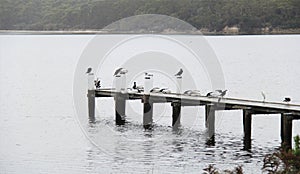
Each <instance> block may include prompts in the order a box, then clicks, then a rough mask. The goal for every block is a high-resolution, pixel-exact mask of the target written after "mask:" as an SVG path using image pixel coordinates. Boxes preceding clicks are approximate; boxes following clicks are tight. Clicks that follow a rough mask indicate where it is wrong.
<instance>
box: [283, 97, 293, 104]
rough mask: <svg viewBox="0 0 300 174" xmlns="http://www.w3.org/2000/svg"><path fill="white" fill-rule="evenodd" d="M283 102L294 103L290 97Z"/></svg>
mask: <svg viewBox="0 0 300 174" xmlns="http://www.w3.org/2000/svg"><path fill="white" fill-rule="evenodd" d="M283 101H284V102H287V103H288V102H290V101H292V99H291V98H290V97H285V98H284V100H283Z"/></svg>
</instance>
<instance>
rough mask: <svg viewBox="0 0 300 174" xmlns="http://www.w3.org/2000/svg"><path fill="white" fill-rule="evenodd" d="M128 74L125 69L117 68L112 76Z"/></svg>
mask: <svg viewBox="0 0 300 174" xmlns="http://www.w3.org/2000/svg"><path fill="white" fill-rule="evenodd" d="M127 72H128V70H127V69H124V68H118V69H116V71H115V73H114V76H116V75H118V74H126V73H127Z"/></svg>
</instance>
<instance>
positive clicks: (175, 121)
mask: <svg viewBox="0 0 300 174" xmlns="http://www.w3.org/2000/svg"><path fill="white" fill-rule="evenodd" d="M171 105H172V111H173V112H172V126H173V128H175V129H177V128H179V127H180V125H181V123H180V117H181V113H180V112H181V102H180V101H179V102H178V101H177V102H172V104H171Z"/></svg>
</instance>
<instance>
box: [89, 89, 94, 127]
mask: <svg viewBox="0 0 300 174" xmlns="http://www.w3.org/2000/svg"><path fill="white" fill-rule="evenodd" d="M87 97H88V110H89V111H88V112H89V121H90V122H95V90H88V94H87Z"/></svg>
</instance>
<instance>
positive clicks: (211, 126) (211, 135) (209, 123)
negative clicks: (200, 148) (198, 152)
mask: <svg viewBox="0 0 300 174" xmlns="http://www.w3.org/2000/svg"><path fill="white" fill-rule="evenodd" d="M205 112H206V114H205V117H206V124H205V125H206V127H207V128H208V140H207V142H206V143H207V144H208V145H215V112H216V108H215V106H214V105H206V107H205Z"/></svg>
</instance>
